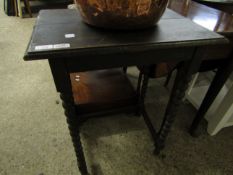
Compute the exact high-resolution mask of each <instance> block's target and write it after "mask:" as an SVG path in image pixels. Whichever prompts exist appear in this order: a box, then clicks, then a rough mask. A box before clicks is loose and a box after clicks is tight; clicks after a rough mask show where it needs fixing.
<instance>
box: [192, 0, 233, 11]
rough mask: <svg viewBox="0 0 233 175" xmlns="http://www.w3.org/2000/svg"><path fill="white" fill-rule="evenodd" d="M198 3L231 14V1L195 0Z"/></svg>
mask: <svg viewBox="0 0 233 175" xmlns="http://www.w3.org/2000/svg"><path fill="white" fill-rule="evenodd" d="M195 1H196V2H198V3H201V4H204V5H207V6H209V7H213V8H215V9H219V10H222V11H225V12H228V13H230V14H232V11H233V0H195Z"/></svg>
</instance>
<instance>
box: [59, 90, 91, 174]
mask: <svg viewBox="0 0 233 175" xmlns="http://www.w3.org/2000/svg"><path fill="white" fill-rule="evenodd" d="M60 97H61V100H62V106H63V108H64V110H65V116H66V120H67V124H68V128H69V130H70V136H71V138H72V142H73V146H74V150H75V153H76V157H77V162H78V167H79V170H80V172H81V174H82V175H87V174H88V172H87V166H86V161H85V157H84V153H83V149H82V144H81V139H80V135H79V126H80V123H79V120H78V118H77V116H76V113H75V105H74V102H73V96H72V94H67V93H61V94H60Z"/></svg>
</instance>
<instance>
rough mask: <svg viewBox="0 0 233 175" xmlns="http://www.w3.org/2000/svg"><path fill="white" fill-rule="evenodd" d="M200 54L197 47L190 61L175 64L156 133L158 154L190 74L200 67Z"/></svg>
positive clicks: (201, 52)
mask: <svg viewBox="0 0 233 175" xmlns="http://www.w3.org/2000/svg"><path fill="white" fill-rule="evenodd" d="M202 54H203V50H202V49H198V48H197V49H196V50H195V51H194V53H193V57H192V59H191V60H190V61H185V62H182V63H180V64H179V65H178V66H177V75H176V78H175V82H174V86H173V88H172V92H171V95H170V99H169V102H168V105H167V108H166V111H165V115H164V119H163V122H162V125H161V128H160V130H159V132H158V135H157V139H156V143H155V145H156V148H155V154H159V153H160V151H161V150H162V149H163V148H164V146H165V140H166V137H167V136H168V133H169V132H170V130H171V126H172V124H173V122H174V120H175V117H176V113H177V109H178V108H179V106H180V104H181V102H182V99H183V97H184V96H185V90H186V89H187V87H188V83H189V81H190V80H191V77H192V74H193V73H196V72H197V71H198V69H199V67H200V64H201V58H202Z"/></svg>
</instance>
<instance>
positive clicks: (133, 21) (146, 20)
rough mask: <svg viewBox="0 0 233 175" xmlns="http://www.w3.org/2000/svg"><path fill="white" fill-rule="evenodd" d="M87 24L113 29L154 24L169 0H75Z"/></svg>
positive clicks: (137, 27)
mask: <svg viewBox="0 0 233 175" xmlns="http://www.w3.org/2000/svg"><path fill="white" fill-rule="evenodd" d="M75 1H76V4H77V6H78V9H79V11H80V13H81V16H82V18H83V20H84V22H86V23H87V24H90V25H92V26H96V27H102V28H111V29H141V28H147V27H151V26H154V25H155V24H156V23H157V22H158V21H159V19H160V18H161V16H162V15H163V13H164V11H165V9H166V6H167V2H168V0H75Z"/></svg>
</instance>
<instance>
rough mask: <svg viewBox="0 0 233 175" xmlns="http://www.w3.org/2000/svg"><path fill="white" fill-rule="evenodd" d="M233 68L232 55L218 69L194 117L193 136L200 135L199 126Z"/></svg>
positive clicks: (191, 129)
mask: <svg viewBox="0 0 233 175" xmlns="http://www.w3.org/2000/svg"><path fill="white" fill-rule="evenodd" d="M232 70H233V59H232V58H231V57H230V58H229V59H228V61H226V63H225V64H224V65H223V66H222V67H221V68H219V69H218V71H217V73H216V75H215V77H214V79H213V81H212V83H211V85H210V87H209V89H208V91H207V94H206V95H205V98H204V100H203V101H202V103H201V106H200V108H199V110H198V112H197V114H196V117H195V118H194V120H193V122H192V125H191V127H190V130H189V132H190V134H191V135H192V136H196V137H197V136H199V132H198V126H199V124H200V122H201V120H202V119H203V118H204V116H205V114H206V112H207V111H208V109H209V108H210V106H211V104H212V103H213V102H214V100H215V98H216V97H217V95H218V93H219V92H220V90H221V89H222V87H223V85H224V84H225V82H226V81H227V79H228V78H229V76H230V75H231V73H232Z"/></svg>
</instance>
